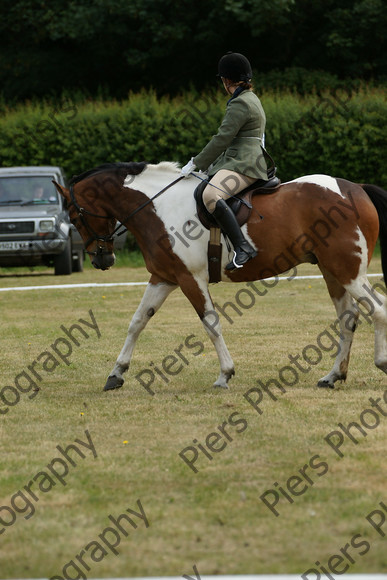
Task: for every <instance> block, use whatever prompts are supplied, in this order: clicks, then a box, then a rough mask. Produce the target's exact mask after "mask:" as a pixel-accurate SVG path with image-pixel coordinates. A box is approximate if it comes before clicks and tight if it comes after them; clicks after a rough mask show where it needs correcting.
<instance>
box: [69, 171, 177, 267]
mask: <svg viewBox="0 0 387 580" xmlns="http://www.w3.org/2000/svg"><path fill="white" fill-rule="evenodd" d="M182 179H184V176H180V177H178V178H177V179H175V180H174V181H172V182H171V183H169V184H168V185H167V186H166V187H164V188H163V189H162V190H161V191H159V192H158V193H156V194H155V195H154V196H153V197H151V198H150V199H148V200H147V201H146V202H144V203H143V204H142V205H140V206H139V207H137V208H136V209H135V210H134V211H132V212H131V213H130V214H129V215H128V216H127V217H126V218H125V219H124V220H123V222H126V221H128V220H129V219H130V218H132V217H133V216H134V215H136V213H138V212H139V211H141V210H142V209H144V207H146V206H147V205H149V204H150V203H152V201H153V200H154V199H156V198H157V197H158V196H159V195H161V194H162V193H164V192H165V191H167V189H169V188H170V187H172V186H173V185H175V184H176V183H178V182H179V181H181V180H182ZM69 192H70V199H71V201H70V203H69V204H68V208H70V207H71V206H72V205H73V206H74V207H75V209H76V210H77V212H78V217H79V218H80V219H81V221H82V223H83V225H84V226H85V228H86V230H87V231H88V232H89V234H91V236H90V238H89V239H88V240H87V242H85V248H87V247H88V246H89V245H90V244H91V242H94V241H96V242H98V241H101V242H105V243H107V242H112V241H113V236H114V234H117V232H118V231H119V230H120V228H124V229H123V230H122V232H120V233H119V234H117V236H121V235H122V234H123V233H124V232H125V230H126V229H127V227H126V226H125V225H124V223H122V222H121V223H120V225H119V226H117V227H116V229H115V230H114V231H113V232H112V233H111V234H108V235H106V236H100V235H98V234H97V232H95V231H94V230H93V228H92V227H91V226H90V225H89V224H88V223H87V220H86V218H85V216H87V215H88V216H90V217H95V218H100V219H112V217H111V216H107V215H99V214H96V213H93V212H91V211H89V210H87V209H85V208H83V207H81V206H80V205H79V203H78V202H77V200H76V199H75V194H74V186H73V185H70V189H69ZM103 249H104V248H103V246H98V247H97V250H96V251H95V252H89V251H88V250H86V249H85V251H86V253H87V254H90V255H91V256H96V255H98V254H103Z"/></svg>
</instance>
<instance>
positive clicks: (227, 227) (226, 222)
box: [203, 169, 257, 270]
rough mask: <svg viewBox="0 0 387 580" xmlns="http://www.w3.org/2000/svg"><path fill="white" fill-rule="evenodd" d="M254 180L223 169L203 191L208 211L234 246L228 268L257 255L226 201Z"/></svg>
mask: <svg viewBox="0 0 387 580" xmlns="http://www.w3.org/2000/svg"><path fill="white" fill-rule="evenodd" d="M254 181H255V179H253V178H251V177H246V176H244V175H240V174H239V173H236V172H234V171H227V170H226V169H221V170H220V171H218V173H216V174H215V175H214V177H213V178H212V179H211V181H210V183H209V185H207V187H206V188H205V190H204V192H203V201H204V204H205V205H206V207H207V209H208V211H209V212H210V213H212V215H213V216H214V218H215V220H216V222H217V223H218V225H219V227H220V228H221V229H222V231H223V232H224V233H225V234H226V235H227V236H228V237H229V239H230V240H231V243H232V245H233V246H234V258H233V259H232V261H231V262H230V263H229V264H227V266H226V270H234V269H235V268H241V267H242V266H243V264H245V263H246V262H247V261H248V260H250V259H251V258H254V257H255V256H256V255H257V252H256V250H255V248H253V246H252V245H251V244H250V243H249V242H248V241H247V240H246V238H245V237H244V235H243V233H242V231H241V228H240V227H239V224H238V222H237V220H236V217H235V215H234V213H233V212H232V210H231V209H230V208H229V207H228V205H227V204H226V202H225V201H224V200H225V199H228V198H229V197H231V196H232V195H235V194H237V193H239V192H240V191H242V189H244V188H245V187H247V186H248V185H251V183H253V182H254Z"/></svg>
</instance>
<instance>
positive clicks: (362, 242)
mask: <svg viewBox="0 0 387 580" xmlns="http://www.w3.org/2000/svg"><path fill="white" fill-rule="evenodd" d="M356 230H357V236H358V240H359V241H358V246H359V250H358V251H357V252H355V253H356V254H357V255H358V256H359V257H360V260H361V262H360V266H359V273H358V276H367V268H368V246H367V241H366V239H365V237H364V234H363V232H362V231H361V229H360V228H359V226H358V227H357V228H356ZM347 289H348V290H349V288H347Z"/></svg>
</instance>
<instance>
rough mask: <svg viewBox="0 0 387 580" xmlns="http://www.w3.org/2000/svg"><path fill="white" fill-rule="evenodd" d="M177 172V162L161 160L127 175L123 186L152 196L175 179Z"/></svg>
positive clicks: (178, 169)
mask: <svg viewBox="0 0 387 580" xmlns="http://www.w3.org/2000/svg"><path fill="white" fill-rule="evenodd" d="M179 173H180V166H179V164H178V163H174V162H172V161H162V162H161V163H159V164H158V165H152V164H148V165H147V166H146V167H145V169H144V170H143V171H142V172H141V173H139V174H138V175H127V176H126V178H125V181H124V187H129V188H131V189H136V190H137V191H141V192H142V193H145V195H147V196H148V197H153V196H154V195H156V193H158V192H159V191H160V190H161V189H163V188H164V187H166V186H167V185H168V184H169V183H171V182H172V181H174V180H175V179H177V177H178V176H179V175H178V174H179Z"/></svg>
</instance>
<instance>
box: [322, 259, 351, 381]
mask: <svg viewBox="0 0 387 580" xmlns="http://www.w3.org/2000/svg"><path fill="white" fill-rule="evenodd" d="M320 269H321V272H322V274H323V276H324V279H325V282H326V284H327V287H328V291H329V294H330V297H331V299H332V302H333V304H334V305H335V308H336V313H337V319H336V321H335V323H334V324H331V325H330V330H333V332H335V333H336V334H338V335H339V337H340V341H339V346H338V352H337V355H336V360H335V363H334V365H333V368H332V370H331V371H330V372H329V373H328V374H327V375H326V376H325V377H322V378H321V379H320V380H319V381H318V383H317V385H318V386H319V387H330V388H332V389H333V388H334V383H335V381H338V380H344V381H345V379H346V378H347V370H348V364H349V357H350V352H351V346H352V340H353V335H354V332H355V330H356V326H357V320H358V317H359V311H358V309H357V307H356V304H355V303H354V301H353V299H352V297H351V295H350V293H349V292H347V290H346V289H345V288H344V287H343V286H342V285H341V284H340V283H339V282H338V281H337V280H336V278H334V277H333V276H332V275H331V274H330V273H329V272H328V271H326V270H324V268H322V267H320ZM338 327H339V328H338ZM328 332H329V331H328Z"/></svg>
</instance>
